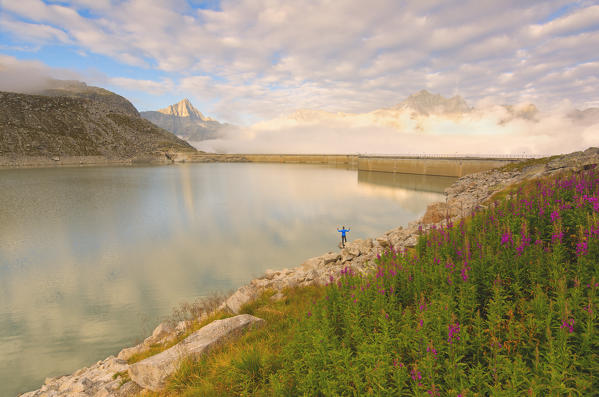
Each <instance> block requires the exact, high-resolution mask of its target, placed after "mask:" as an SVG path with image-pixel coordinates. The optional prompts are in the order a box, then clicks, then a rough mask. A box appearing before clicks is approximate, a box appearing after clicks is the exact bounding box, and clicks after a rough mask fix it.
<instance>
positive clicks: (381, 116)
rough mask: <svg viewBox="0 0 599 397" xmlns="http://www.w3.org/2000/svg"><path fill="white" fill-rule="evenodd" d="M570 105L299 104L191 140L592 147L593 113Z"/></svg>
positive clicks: (372, 147) (247, 146)
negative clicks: (335, 109)
mask: <svg viewBox="0 0 599 397" xmlns="http://www.w3.org/2000/svg"><path fill="white" fill-rule="evenodd" d="M528 106H529V105H526V104H525V105H522V106H521V108H527V107H528ZM517 108H518V107H516V110H517ZM573 112H575V110H573V109H572V108H571V107H567V106H565V107H562V108H559V109H554V110H553V111H552V112H535V114H534V116H532V117H524V116H523V115H522V114H518V113H517V111H516V112H514V110H510V109H509V108H506V107H504V106H487V107H484V108H478V109H474V110H473V111H471V112H468V113H464V114H458V115H444V114H432V115H415V114H414V112H413V111H411V110H410V109H401V110H388V109H383V110H377V111H374V112H370V113H363V114H347V113H327V112H322V111H300V112H296V113H294V114H291V115H289V116H287V117H280V118H276V119H273V120H270V121H265V122H259V123H256V124H254V125H252V126H250V127H247V128H239V129H231V130H229V131H227V133H226V134H225V136H224V137H222V138H220V139H216V140H209V141H202V142H195V143H193V144H194V145H195V146H196V147H198V148H199V149H201V150H205V151H211V152H213V151H215V152H224V153H360V154H446V155H454V154H473V155H537V156H538V155H550V154H559V153H568V152H572V151H577V150H583V149H586V148H588V147H590V146H599V117H597V115H595V117H594V118H593V117H586V118H578V119H577V118H575V117H574V116H573Z"/></svg>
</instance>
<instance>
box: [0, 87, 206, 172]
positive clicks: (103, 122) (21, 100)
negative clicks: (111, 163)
mask: <svg viewBox="0 0 599 397" xmlns="http://www.w3.org/2000/svg"><path fill="white" fill-rule="evenodd" d="M127 103H129V102H127ZM129 105H131V104H130V103H129ZM131 106H133V105H131ZM133 109H135V108H133ZM136 112H137V111H135V113H136ZM175 152H195V149H194V148H193V147H191V146H190V145H189V144H188V143H187V142H185V141H183V140H181V139H179V138H177V137H176V136H174V135H173V134H171V133H170V132H168V131H165V130H163V129H161V128H159V127H156V126H155V125H154V124H152V123H150V122H149V121H147V120H144V119H142V118H141V117H139V116H138V115H136V114H134V113H133V111H132V110H131V109H130V108H129V107H126V108H124V109H122V110H121V111H119V109H118V107H117V104H116V103H108V104H107V103H105V102H103V101H98V100H93V99H87V98H81V97H73V96H42V95H26V94H15V93H9V92H0V159H1V158H8V159H13V160H14V162H15V164H17V165H18V163H19V161H24V160H23V158H36V157H42V158H47V159H54V158H56V159H59V160H60V159H61V158H63V157H73V156H85V157H89V156H99V157H101V158H108V159H131V160H135V159H139V160H141V161H144V162H145V161H146V160H151V159H152V158H154V157H160V158H165V157H168V156H170V154H169V153H175Z"/></svg>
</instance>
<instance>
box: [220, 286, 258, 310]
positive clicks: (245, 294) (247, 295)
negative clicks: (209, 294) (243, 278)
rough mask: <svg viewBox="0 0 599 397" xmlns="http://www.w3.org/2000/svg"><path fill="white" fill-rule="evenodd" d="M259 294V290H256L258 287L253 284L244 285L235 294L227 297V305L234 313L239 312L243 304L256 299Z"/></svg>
mask: <svg viewBox="0 0 599 397" xmlns="http://www.w3.org/2000/svg"><path fill="white" fill-rule="evenodd" d="M257 296H258V292H257V291H256V287H253V286H252V285H244V286H243V287H241V288H239V289H238V290H237V291H235V293H234V294H233V295H231V296H230V297H228V298H227V300H226V301H225V307H226V308H227V309H229V310H230V311H231V312H233V313H234V314H238V313H239V311H240V310H241V307H242V306H243V305H245V304H246V303H248V302H250V301H252V300H254V299H256V297H257Z"/></svg>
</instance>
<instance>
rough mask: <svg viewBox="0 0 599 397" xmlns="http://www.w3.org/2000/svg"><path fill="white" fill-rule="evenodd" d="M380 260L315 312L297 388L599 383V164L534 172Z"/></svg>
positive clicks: (545, 391)
mask: <svg viewBox="0 0 599 397" xmlns="http://www.w3.org/2000/svg"><path fill="white" fill-rule="evenodd" d="M376 265H377V267H378V271H377V272H376V273H375V274H373V275H371V276H362V275H358V274H354V272H353V271H352V269H351V268H346V269H344V270H343V271H342V272H341V274H340V275H339V276H340V277H339V278H338V279H331V282H330V284H329V285H328V286H327V288H326V297H325V298H323V299H321V300H319V301H317V302H316V303H315V304H314V305H313V306H312V307H311V308H310V309H309V312H306V314H305V316H304V317H303V319H302V320H301V321H300V323H299V325H298V330H297V332H296V333H295V335H294V337H293V339H292V340H290V341H289V343H288V344H287V346H286V348H285V349H284V351H283V355H284V363H285V365H284V368H283V369H282V370H281V371H283V373H286V375H287V376H283V377H279V379H286V381H285V388H286V389H287V392H288V393H289V394H291V395H367V394H372V395H416V396H445V395H448V396H475V395H478V396H487V395H537V396H545V395H572V396H574V395H593V394H595V395H597V393H599V357H598V355H599V336H598V335H599V333H598V332H599V328H598V326H599V322H598V316H597V313H598V312H599V298H598V289H599V172H598V171H597V170H595V169H591V170H587V171H583V172H581V173H577V174H573V175H567V176H560V177H558V178H556V179H552V180H546V181H535V182H531V183H530V184H529V185H526V186H524V187H520V188H519V189H518V191H517V192H514V194H512V195H511V196H510V198H509V199H507V200H503V201H501V202H495V203H492V204H490V205H489V206H488V208H486V209H484V210H481V209H479V210H477V211H475V212H474V213H473V214H472V216H471V217H469V218H468V219H467V220H465V221H464V220H463V221H461V222H459V223H457V224H452V223H451V222H449V223H448V224H447V226H446V227H441V228H436V229H435V228H433V230H431V231H430V232H429V233H426V234H424V233H423V234H422V235H421V236H420V238H419V242H418V244H417V246H416V247H415V248H414V249H413V250H410V251H407V252H406V251H397V250H394V249H393V248H391V249H389V250H387V251H386V252H385V253H384V254H383V255H381V256H380V257H379V258H378V259H377V260H376ZM280 375H282V374H280Z"/></svg>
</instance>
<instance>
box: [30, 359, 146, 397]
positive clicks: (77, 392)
mask: <svg viewBox="0 0 599 397" xmlns="http://www.w3.org/2000/svg"><path fill="white" fill-rule="evenodd" d="M128 368H129V365H128V364H127V362H126V361H124V360H120V359H118V358H116V357H114V356H110V357H108V358H107V359H105V360H102V361H98V362H97V363H96V364H94V365H92V366H91V367H89V368H82V369H80V370H78V371H77V372H75V373H74V374H72V375H65V376H58V377H56V378H47V379H46V381H45V382H44V385H43V386H42V387H41V388H40V389H39V390H35V391H32V392H29V393H25V394H23V395H22V397H62V396H80V397H84V396H90V397H91V396H93V397H105V396H115V397H120V396H131V395H134V394H137V393H138V392H140V391H141V390H142V389H141V387H139V386H138V385H137V384H136V383H134V382H131V381H129V380H127V378H124V379H123V378H122V377H121V376H118V374H124V373H125V371H127V369H128Z"/></svg>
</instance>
